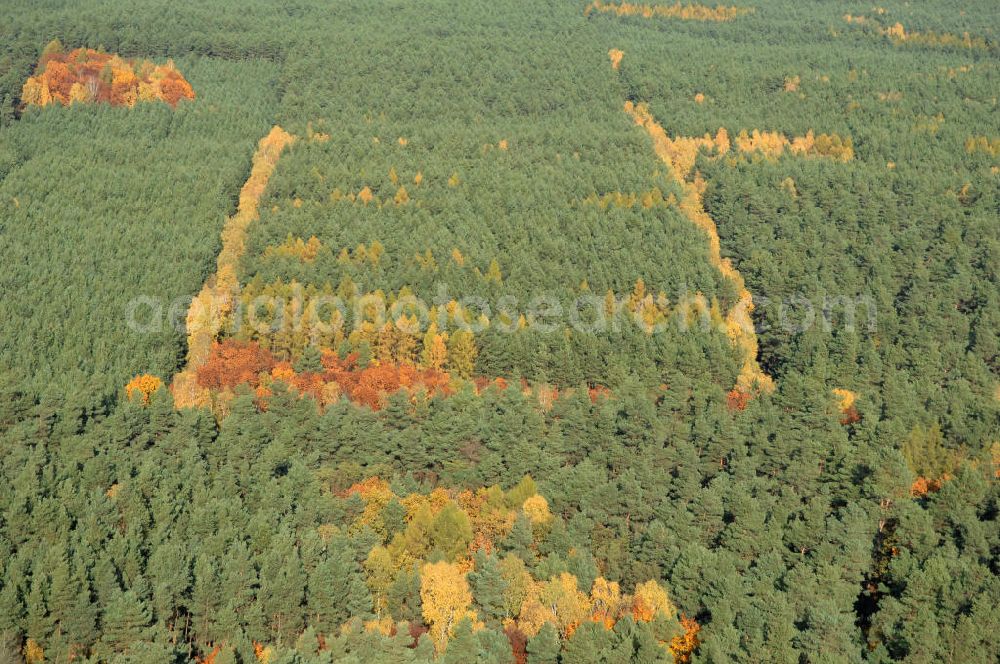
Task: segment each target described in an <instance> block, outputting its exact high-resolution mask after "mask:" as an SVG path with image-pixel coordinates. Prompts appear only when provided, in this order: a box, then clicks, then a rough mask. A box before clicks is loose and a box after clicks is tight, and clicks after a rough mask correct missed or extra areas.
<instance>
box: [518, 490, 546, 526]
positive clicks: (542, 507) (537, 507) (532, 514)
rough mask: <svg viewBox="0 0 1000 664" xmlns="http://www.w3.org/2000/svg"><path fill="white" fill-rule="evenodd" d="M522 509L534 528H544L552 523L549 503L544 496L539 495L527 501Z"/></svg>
mask: <svg viewBox="0 0 1000 664" xmlns="http://www.w3.org/2000/svg"><path fill="white" fill-rule="evenodd" d="M521 509H522V510H524V514H525V516H527V517H528V520H529V521H531V524H532V525H534V526H542V525H545V524H547V523H549V522H550V521H552V513H551V512H550V511H549V502H548V501H547V500H545V497H544V496H541V495H539V494H537V493H536V494H535V495H534V496H531V497H530V498H528V499H527V500H525V501H524V504H523V505H522V506H521Z"/></svg>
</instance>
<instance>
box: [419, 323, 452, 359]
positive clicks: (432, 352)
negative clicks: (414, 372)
mask: <svg viewBox="0 0 1000 664" xmlns="http://www.w3.org/2000/svg"><path fill="white" fill-rule="evenodd" d="M447 338H448V335H446V334H439V333H438V326H437V323H431V324H430V326H429V327H428V328H427V333H426V334H424V345H423V349H422V350H421V352H420V363H421V364H422V365H424V367H426V368H427V369H434V370H436V371H441V370H443V369H444V365H445V362H447V361H448V347H447V346H446V345H445V341H446V340H447Z"/></svg>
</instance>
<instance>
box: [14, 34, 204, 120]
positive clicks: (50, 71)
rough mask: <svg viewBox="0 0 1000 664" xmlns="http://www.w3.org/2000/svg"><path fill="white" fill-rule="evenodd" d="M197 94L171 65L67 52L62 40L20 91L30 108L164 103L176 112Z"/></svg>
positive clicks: (49, 48)
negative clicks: (184, 100)
mask: <svg viewBox="0 0 1000 664" xmlns="http://www.w3.org/2000/svg"><path fill="white" fill-rule="evenodd" d="M194 97H195V94H194V90H193V89H192V88H191V85H190V84H189V83H188V82H187V80H185V78H184V76H183V74H181V73H180V72H179V71H177V68H176V67H175V66H174V63H173V61H172V60H168V61H167V63H166V64H162V65H156V64H153V63H152V62H150V61H149V60H125V59H123V58H121V57H119V56H118V55H117V54H111V53H104V52H102V51H98V50H94V49H92V48H75V49H73V50H72V51H69V52H65V51H64V49H63V47H62V44H61V43H59V40H58V39H54V40H52V41H51V42H49V44H48V46H46V47H45V49H44V50H43V51H42V55H41V57H40V58H39V59H38V64H37V65H36V67H35V75H34V76H30V77H28V80H27V81H25V82H24V87H23V88H22V89H21V101H22V103H24V105H25V106H48V105H49V104H52V103H56V102H58V103H60V104H62V105H63V106H68V105H70V104H74V103H84V104H92V103H105V104H111V105H112V106H127V107H129V108H131V107H133V106H135V105H136V104H137V103H138V102H152V101H163V102H166V103H167V104H170V106H171V107H174V108H176V107H177V104H178V102H180V100H181V99H194Z"/></svg>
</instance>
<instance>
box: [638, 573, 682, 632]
mask: <svg viewBox="0 0 1000 664" xmlns="http://www.w3.org/2000/svg"><path fill="white" fill-rule="evenodd" d="M676 612H677V609H675V608H674V605H673V603H672V602H671V601H670V597H669V596H668V595H667V591H666V590H664V588H663V586H661V585H660V584H659V583H657V582H656V581H654V580H653V579H650V580H649V581H646V582H645V583H640V584H639V585H637V586H636V587H635V593H634V594H633V595H632V616H633V617H634V618H635V619H636V620H637V621H641V622H650V621H651V620H653V618H655V617H656V616H657V614H660V613H662V614H663V615H665V616H669V617H672V616H673V615H674V614H675V613H676Z"/></svg>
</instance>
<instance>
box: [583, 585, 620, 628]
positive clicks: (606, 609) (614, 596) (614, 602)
mask: <svg viewBox="0 0 1000 664" xmlns="http://www.w3.org/2000/svg"><path fill="white" fill-rule="evenodd" d="M623 604H624V602H623V600H622V591H621V587H620V586H619V585H618V582H617V581H608V580H607V579H605V578H604V577H602V576H599V577H597V578H596V579H594V585H593V587H592V588H591V589H590V619H591V620H593V621H595V622H599V623H602V624H603V625H604V626H605V627H607V628H608V629H611V628H612V627H614V626H615V622H617V620H618V616H619V615H620V614H621V612H622V610H623V608H624V607H623Z"/></svg>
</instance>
